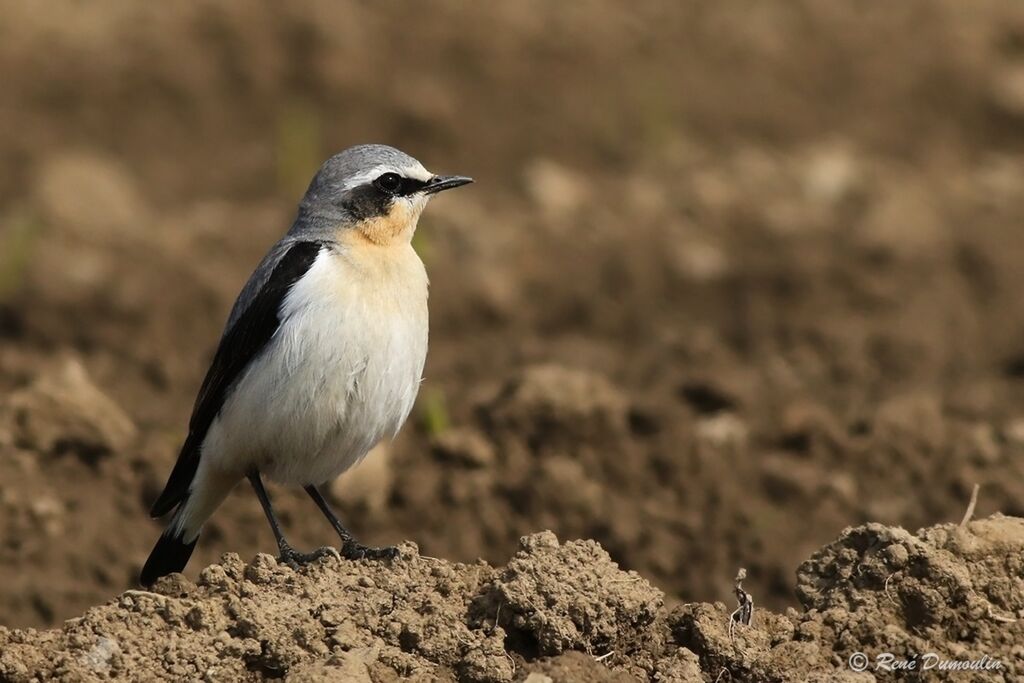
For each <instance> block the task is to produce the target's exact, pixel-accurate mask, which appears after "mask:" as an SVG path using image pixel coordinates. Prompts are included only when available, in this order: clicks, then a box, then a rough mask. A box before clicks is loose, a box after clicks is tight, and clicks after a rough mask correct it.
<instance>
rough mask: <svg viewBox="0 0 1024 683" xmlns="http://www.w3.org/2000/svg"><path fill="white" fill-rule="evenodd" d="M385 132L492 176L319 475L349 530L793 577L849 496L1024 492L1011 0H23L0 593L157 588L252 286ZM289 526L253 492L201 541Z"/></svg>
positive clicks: (72, 598)
mask: <svg viewBox="0 0 1024 683" xmlns="http://www.w3.org/2000/svg"><path fill="white" fill-rule="evenodd" d="M363 142H381V143H387V144H391V145H395V146H397V147H400V148H402V149H404V150H406V151H408V152H410V153H411V154H413V155H414V156H416V157H418V158H419V159H420V160H422V161H423V162H424V163H425V164H426V165H427V166H428V167H429V168H431V169H433V170H435V171H437V172H450V173H464V174H467V175H472V176H474V177H475V178H476V179H477V184H476V185H474V186H473V187H471V188H468V189H466V190H463V191H460V192H455V193H451V194H446V195H444V196H443V197H442V198H440V199H438V200H437V201H435V202H434V203H433V204H432V205H431V207H430V209H429V210H428V211H427V213H426V215H425V216H424V218H423V220H422V221H421V223H420V230H419V233H418V235H417V237H416V247H417V249H418V250H419V252H420V254H421V255H422V257H423V259H424V261H425V262H426V264H427V268H428V270H429V272H430V276H431V281H432V289H431V327H432V334H431V351H430V357H429V361H428V367H427V371H426V382H425V383H424V386H423V391H422V393H421V395H420V400H419V403H418V405H417V408H416V410H415V413H414V417H413V418H412V420H411V421H410V424H409V425H408V426H407V428H406V429H405V430H404V431H403V432H402V434H401V435H400V436H399V438H398V439H397V440H396V441H395V442H394V443H393V444H390V445H387V446H384V447H381V448H380V449H378V452H377V453H376V454H374V456H373V457H371V458H370V459H369V460H368V461H366V462H365V463H364V465H362V466H361V467H360V468H359V469H357V470H356V471H355V472H353V473H351V474H350V475H347V476H346V477H345V478H343V479H342V480H341V481H339V482H338V483H337V484H336V485H334V486H333V487H332V497H333V498H334V500H335V501H336V502H337V504H338V505H339V507H340V509H341V511H342V512H343V518H344V519H346V520H348V521H349V522H350V523H351V527H352V528H353V530H354V531H355V532H356V533H357V535H358V536H359V537H360V538H361V539H362V540H364V541H366V542H369V543H373V544H389V543H394V542H398V541H402V540H404V539H412V540H414V541H416V542H417V543H418V544H419V546H420V549H421V551H422V552H423V553H424V554H428V555H434V556H442V557H445V558H450V559H455V560H462V561H473V560H474V559H476V558H477V557H483V558H486V559H488V560H491V561H504V560H505V559H506V558H507V557H508V555H509V554H510V552H511V551H512V550H513V549H514V548H515V546H516V541H517V539H518V537H519V536H520V535H523V534H526V533H529V532H533V531H537V530H540V529H545V528H550V529H553V530H554V531H555V532H557V533H558V535H559V536H560V537H562V538H575V537H591V538H595V539H597V540H599V541H600V542H601V543H602V544H603V545H604V546H605V547H606V548H607V549H608V550H609V551H610V552H611V553H612V555H613V557H614V558H615V559H616V560H617V561H619V562H620V563H621V564H622V565H623V566H624V567H627V568H632V569H637V570H639V571H641V572H643V573H644V574H645V575H646V576H647V577H649V578H651V579H652V580H653V581H654V582H655V583H656V584H658V585H659V586H660V587H661V588H663V589H665V590H666V591H668V593H669V594H670V595H671V596H673V598H674V599H682V600H724V601H728V602H731V601H732V596H731V586H732V577H733V576H735V574H736V570H737V568H738V567H740V566H743V567H746V568H747V569H748V572H749V576H750V578H749V580H748V581H747V583H746V584H745V587H746V588H747V589H748V590H750V591H751V592H752V593H753V595H754V598H755V600H756V601H757V604H759V605H766V606H771V607H773V608H782V607H785V606H787V605H791V604H795V599H794V597H793V595H792V593H791V589H790V586H791V585H792V584H793V574H794V570H795V569H796V567H797V566H798V565H799V563H800V562H801V561H803V560H804V559H806V557H807V556H808V555H809V554H810V553H811V552H812V551H813V550H814V549H815V548H817V547H818V546H820V545H821V544H823V543H825V542H827V541H829V540H831V539H832V538H834V537H835V536H836V535H837V534H838V533H839V532H840V531H841V530H842V529H843V528H844V527H846V526H848V525H853V524H858V523H862V522H865V521H877V522H883V523H886V524H898V525H903V526H906V527H909V528H912V529H913V528H917V527H918V526H922V525H926V524H932V523H936V522H942V521H952V520H959V519H960V517H961V515H962V514H963V511H964V509H965V507H966V505H967V501H968V499H969V497H970V492H971V488H972V487H973V485H974V484H975V483H979V484H981V485H982V490H981V491H982V492H981V498H980V502H979V504H978V514H979V515H984V514H989V513H991V512H993V511H997V510H998V511H1002V512H1005V513H1007V514H1017V515H1024V458H1022V456H1024V297H1022V296H1021V288H1022V287H1024V231H1022V227H1021V219H1022V218H1024V4H1021V3H1019V2H1015V0H1001V1H1000V0H972V2H970V3H964V2H960V1H958V0H914V1H909V0H908V1H906V2H900V3H893V2H886V1H884V0H877V1H871V2H848V3H829V2H814V1H811V0H801V1H794V0H775V1H772V2H764V1H758V2H752V1H743V0H736V1H730V2H717V3H700V2H678V3H677V2H658V3H655V2H648V3H626V2H602V1H598V0H584V1H581V2H573V3H558V2H540V1H534V0H521V1H518V2H513V3H469V2H458V1H455V0H452V1H435V2H430V3H411V2H393V1H392V2H379V3H363V2H355V1H335V0H330V1H328V0H322V1H316V0H304V1H301V2H294V3H288V4H287V6H285V5H284V3H265V2H230V3H229V2H192V3H137V2H130V1H128V0H125V1H114V0H111V1H108V2H103V3H81V2H70V1H57V0H55V1H53V2H48V3H26V2H19V1H17V0H0V624H4V625H7V626H42V625H48V624H54V623H59V622H60V621H62V620H63V619H66V618H68V617H71V616H73V615H76V614H78V613H79V612H81V611H82V610H83V609H85V608H86V607H88V606H90V605H93V604H97V603H99V602H102V601H105V600H107V599H108V598H110V597H111V596H113V595H115V594H116V593H118V592H120V591H122V590H124V589H126V588H129V587H131V586H132V585H133V583H134V577H135V576H136V573H137V571H138V569H139V567H140V566H141V564H142V562H143V560H144V559H145V557H146V555H147V553H148V551H149V549H150V548H151V546H152V544H153V542H154V541H155V539H156V537H157V535H158V534H159V530H160V526H159V524H158V523H156V522H153V521H151V520H149V519H148V517H147V514H146V511H147V509H148V507H149V505H150V503H151V502H152V500H153V499H154V497H155V496H156V495H157V493H158V492H159V490H160V488H161V487H162V485H163V483H164V480H165V477H166V475H167V473H168V472H169V469H170V467H171V464H172V463H173V461H174V459H175V457H176V455H177V450H178V447H179V445H180V442H181V440H182V438H183V436H184V433H185V427H186V424H187V420H188V416H189V414H190V410H191V403H192V400H193V399H194V397H195V394H196V391H197V388H198V386H199V383H200V382H201V380H202V376H203V374H204V372H205V370H206V367H207V363H208V362H209V360H210V358H211V357H212V354H213V351H214V349H215V347H216V343H217V340H218V336H219V333H220V330H221V327H222V325H223V322H224V320H225V317H226V315H227V312H228V309H229V307H230V305H231V303H232V301H233V300H234V297H235V295H236V294H237V292H238V290H239V289H240V287H241V285H242V284H243V282H244V280H245V278H246V277H247V275H248V274H249V272H250V271H251V269H252V268H253V267H254V266H255V264H256V263H257V262H258V260H259V259H260V257H261V256H262V254H263V253H264V251H265V250H266V249H267V248H268V247H269V245H271V244H272V243H273V242H274V241H275V240H276V239H277V238H278V236H279V235H280V234H281V233H282V232H284V231H285V230H286V229H287V227H288V226H289V224H290V221H291V220H292V217H293V215H294V211H295V205H296V202H297V201H298V199H299V197H300V196H301V194H302V191H303V190H304V188H305V186H306V184H307V183H308V180H309V178H310V176H311V175H312V173H313V172H314V171H315V169H316V167H317V166H318V165H319V164H320V163H321V162H322V161H323V159H325V158H326V157H327V156H328V155H330V154H331V153H333V152H336V151H338V150H340V149H342V148H344V147H347V146H349V145H352V144H356V143H363ZM271 493H272V495H273V496H275V500H276V501H277V505H278V507H279V509H280V511H281V512H282V516H283V518H284V521H285V523H286V526H287V527H288V528H289V530H290V536H289V537H290V538H291V539H292V540H293V542H294V543H295V544H296V545H297V546H299V547H312V546H319V545H322V544H325V543H331V542H334V540H335V538H334V536H333V532H332V531H331V529H330V527H329V526H328V525H327V524H326V523H325V522H324V521H323V520H322V519H321V518H320V515H319V513H318V512H317V510H316V508H315V507H314V506H312V505H311V504H310V503H309V501H308V500H307V499H306V498H305V496H304V495H303V494H301V492H299V493H295V492H290V491H286V490H283V489H280V488H272V489H271ZM273 548H274V545H273V541H272V538H271V536H270V533H269V530H268V529H267V526H266V524H265V522H264V519H263V516H262V512H261V510H260V508H259V505H258V503H257V502H256V500H255V498H254V497H253V496H252V495H251V494H250V492H249V491H248V489H245V488H243V487H239V489H238V491H236V493H235V494H233V495H232V497H231V498H230V499H229V500H228V501H227V502H226V504H225V505H224V506H223V507H222V509H221V510H220V511H219V513H218V514H217V515H216V516H215V517H214V519H213V521H212V522H211V523H210V524H209V525H208V527H207V528H206V531H205V533H204V536H203V537H202V540H201V542H200V545H199V548H198V550H197V553H196V556H195V557H194V558H193V560H192V563H191V564H190V566H189V569H188V573H189V574H190V575H191V576H193V577H194V576H195V574H196V573H197V572H198V571H199V569H200V568H202V567H203V566H204V565H205V564H206V563H209V562H211V561H214V560H215V559H216V558H217V557H219V555H220V554H221V553H223V552H227V551H234V552H238V553H240V554H241V555H242V556H243V557H246V558H249V557H251V556H252V555H253V554H254V553H255V552H257V551H264V552H271V551H272V550H273Z"/></svg>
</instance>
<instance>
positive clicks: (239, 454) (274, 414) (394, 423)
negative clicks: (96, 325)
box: [202, 245, 428, 485]
mask: <svg viewBox="0 0 1024 683" xmlns="http://www.w3.org/2000/svg"><path fill="white" fill-rule="evenodd" d="M282 314H283V315H282V324H281V327H280V328H279V329H278V332H277V334H275V336H274V337H273V339H272V340H271V341H270V343H269V344H268V346H267V348H266V349H265V350H264V352H263V353H262V354H261V355H260V356H259V358H258V359H257V360H256V361H255V362H254V363H253V365H252V367H251V368H250V369H249V370H248V371H247V372H246V373H245V374H244V375H243V377H242V379H241V380H240V381H239V383H238V385H237V387H236V390H235V391H234V392H232V394H231V396H230V397H229V399H228V400H227V401H226V402H225V404H224V407H223V408H222V410H221V412H220V415H219V417H218V418H217V419H216V420H215V421H214V423H213V425H211V427H210V431H209V434H208V436H207V439H206V441H205V443H204V445H203V456H202V464H203V465H207V466H209V467H211V468H214V469H216V470H221V471H224V472H237V473H238V474H242V473H244V472H245V471H246V470H248V469H249V468H251V467H253V466H256V467H257V468H258V469H259V470H260V471H261V472H262V473H264V474H266V475H267V476H269V477H270V478H272V479H275V480H277V481H280V482H282V483H286V484H298V485H306V484H321V483H324V482H326V481H328V480H330V479H333V478H334V477H336V476H338V475H339V474H340V473H342V472H344V471H345V470H346V469H348V468H349V467H351V466H352V465H354V464H355V463H357V462H359V461H360V460H361V459H362V458H363V456H365V455H366V453H367V451H369V450H370V449H371V448H372V447H373V446H374V445H375V444H376V443H377V442H378V441H380V440H381V439H382V438H383V437H385V436H388V437H390V436H393V435H394V434H395V433H397V431H398V430H399V428H400V427H401V426H402V424H403V423H404V422H405V419H406V418H407V417H408V415H409V412H410V411H411V410H412V406H413V403H414V401H415V399H416V394H417V392H418V390H419V385H420V380H421V378H422V374H423V363H424V361H425V359H426V352H427V328H428V320H427V278H426V273H425V271H424V269H423V264H422V262H420V260H419V258H418V257H417V256H416V253H415V252H414V251H413V250H412V248H411V247H410V246H408V245H401V246H396V247H392V248H388V249H383V248H380V247H372V246H366V247H360V248H359V249H358V250H347V251H324V252H321V254H320V255H319V256H318V257H317V259H316V261H315V262H314V264H313V266H312V267H311V268H310V270H309V272H308V273H307V274H306V275H305V276H304V277H303V278H301V279H300V280H299V282H298V283H296V285H295V286H294V287H293V288H292V291H291V292H290V293H289V294H288V296H287V298H286V299H285V302H284V304H283V306H282Z"/></svg>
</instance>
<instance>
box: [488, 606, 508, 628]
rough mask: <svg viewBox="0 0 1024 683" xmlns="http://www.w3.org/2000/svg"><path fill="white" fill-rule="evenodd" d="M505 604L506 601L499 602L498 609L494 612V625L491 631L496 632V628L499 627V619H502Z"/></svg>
mask: <svg viewBox="0 0 1024 683" xmlns="http://www.w3.org/2000/svg"><path fill="white" fill-rule="evenodd" d="M504 605H505V603H504V602H499V603H498V611H497V612H495V613H494V625H493V626H491V633H492V634H493V633H494V629H496V628H498V620H499V619H501V608H502V607H503V606H504Z"/></svg>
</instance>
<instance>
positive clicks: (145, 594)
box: [123, 588, 167, 602]
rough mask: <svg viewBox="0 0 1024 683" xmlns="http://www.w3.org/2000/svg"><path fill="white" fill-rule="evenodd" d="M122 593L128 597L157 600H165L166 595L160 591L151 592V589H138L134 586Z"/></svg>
mask: <svg viewBox="0 0 1024 683" xmlns="http://www.w3.org/2000/svg"><path fill="white" fill-rule="evenodd" d="M123 595H127V596H128V597H130V598H156V599H157V600H160V601H163V602H167V596H166V595H163V594H162V593H153V592H152V591H140V590H137V589H134V588H130V589H128V590H126V591H125V592H124V593H123Z"/></svg>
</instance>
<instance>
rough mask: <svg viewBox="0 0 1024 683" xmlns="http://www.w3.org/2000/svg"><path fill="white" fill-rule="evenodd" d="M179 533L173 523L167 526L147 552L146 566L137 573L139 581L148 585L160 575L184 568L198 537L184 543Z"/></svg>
mask: <svg viewBox="0 0 1024 683" xmlns="http://www.w3.org/2000/svg"><path fill="white" fill-rule="evenodd" d="M181 533H182V532H180V531H176V530H175V525H174V524H171V525H170V526H169V527H167V530H166V531H164V533H163V535H162V536H161V537H160V539H159V540H157V542H156V545H155V546H154V547H153V552H151V553H150V554H149V559H148V560H146V566H144V567H143V568H142V573H141V574H139V583H141V584H142V585H143V586H146V587H149V586H152V585H153V582H155V581H156V580H157V579H159V578H160V577H161V576H167V575H168V574H171V573H173V572H180V571H181V570H182V569H184V568H185V565H186V564H188V558H190V557H192V550H193V549H194V548H195V547H196V541H198V540H199V538H198V537H196V538H194V539H192V542H191V543H186V542H185V541H184V539H183V538H182V537H181V535H180V534H181Z"/></svg>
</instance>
